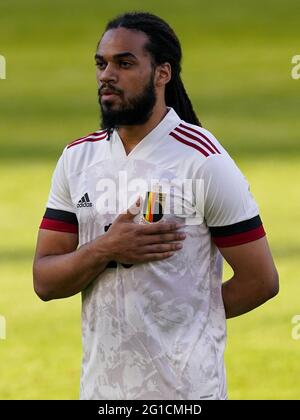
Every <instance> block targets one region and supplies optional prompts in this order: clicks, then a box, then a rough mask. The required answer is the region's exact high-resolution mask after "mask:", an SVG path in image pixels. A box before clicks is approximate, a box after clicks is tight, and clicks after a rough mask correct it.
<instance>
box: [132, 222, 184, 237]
mask: <svg viewBox="0 0 300 420" xmlns="http://www.w3.org/2000/svg"><path fill="white" fill-rule="evenodd" d="M140 226H141V228H140V230H141V232H142V233H144V234H146V235H153V234H155V233H166V232H172V231H174V230H177V229H179V228H181V227H182V225H181V224H179V223H152V224H149V225H140Z"/></svg>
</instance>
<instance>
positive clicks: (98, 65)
mask: <svg viewBox="0 0 300 420" xmlns="http://www.w3.org/2000/svg"><path fill="white" fill-rule="evenodd" d="M105 66H106V63H105V62H104V61H97V62H96V67H97V68H98V69H100V70H104V69H105Z"/></svg>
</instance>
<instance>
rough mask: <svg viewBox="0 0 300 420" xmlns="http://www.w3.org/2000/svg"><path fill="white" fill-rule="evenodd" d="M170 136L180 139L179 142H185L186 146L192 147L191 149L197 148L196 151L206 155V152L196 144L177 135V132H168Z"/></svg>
mask: <svg viewBox="0 0 300 420" xmlns="http://www.w3.org/2000/svg"><path fill="white" fill-rule="evenodd" d="M170 136H172V137H174V139H176V140H178V141H180V142H181V143H184V144H186V145H187V146H190V147H193V149H196V150H198V152H200V153H202V155H204V156H206V157H207V156H208V153H207V152H206V151H205V150H203V149H202V148H201V147H199V146H196V144H194V143H190V142H189V141H187V140H184V139H182V138H181V137H179V136H177V134H175V133H170Z"/></svg>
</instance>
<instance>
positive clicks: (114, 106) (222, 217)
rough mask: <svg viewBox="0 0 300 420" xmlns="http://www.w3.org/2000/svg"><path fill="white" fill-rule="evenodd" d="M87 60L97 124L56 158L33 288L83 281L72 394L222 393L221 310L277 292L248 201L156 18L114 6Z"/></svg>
mask: <svg viewBox="0 0 300 420" xmlns="http://www.w3.org/2000/svg"><path fill="white" fill-rule="evenodd" d="M95 59H96V66H97V82H98V88H99V90H98V92H99V103H100V108H101V113H102V124H103V130H100V131H96V132H95V133H92V134H90V135H88V136H86V137H83V138H80V139H78V140H75V141H74V142H72V143H71V144H69V145H68V146H67V147H66V148H65V150H64V152H63V154H62V156H61V158H60V160H59V162H58V164H57V167H56V170H55V173H54V176H53V180H52V188H51V192H50V196H49V200H48V203H47V210H46V213H45V216H44V219H43V221H42V223H41V227H40V231H39V237H38V243H37V250H36V257H35V261H34V287H35V291H36V293H37V294H38V295H39V297H40V298H41V299H43V300H45V301H47V300H50V299H58V298H63V297H68V296H71V295H74V294H76V293H78V292H82V297H83V307H82V330H83V353H84V354H83V363H82V376H81V398H82V399H165V400H166V399H187V400H188V399H226V398H227V393H226V380H225V371H224V363H223V354H224V347H225V336H226V332H225V328H226V326H225V318H226V317H227V318H230V317H234V316H238V315H241V314H243V313H245V312H248V311H250V310H252V309H254V308H255V307H257V306H259V305H261V304H262V303H264V302H265V301H266V300H268V299H270V298H272V297H273V296H275V295H276V294H277V292H278V276H277V272H276V269H275V267H274V263H273V260H272V257H271V254H270V251H269V247H268V243H267V240H266V237H265V232H264V229H263V227H262V222H261V220H260V217H259V214H258V208H257V205H256V203H255V201H254V199H253V197H252V195H251V193H250V192H249V188H248V184H247V182H246V180H245V178H244V177H243V175H242V174H241V172H240V171H239V170H238V168H237V167H236V165H235V164H234V162H233V161H232V159H231V158H230V157H229V155H228V154H227V152H226V151H225V150H224V148H223V147H222V146H221V145H220V143H219V142H218V141H217V140H216V139H215V138H214V136H213V135H212V134H211V133H210V132H208V131H207V130H205V129H203V128H202V127H201V125H200V123H199V121H198V119H197V117H196V115H195V113H194V111H193V108H192V105H191V102H190V100H189V98H188V96H187V94H186V92H185V89H184V86H183V84H182V81H181V78H180V70H181V69H180V62H181V48H180V44H179V41H178V39H177V37H176V35H175V34H174V32H173V30H172V29H171V28H170V27H169V25H168V24H167V23H166V22H164V21H163V20H161V19H160V18H158V17H156V16H153V15H151V14H148V13H127V14H124V15H122V16H119V17H117V18H116V19H114V20H112V21H111V22H109V23H108V25H107V27H106V29H105V32H104V34H103V36H102V38H101V40H100V42H99V44H98V46H97V52H96V55H95ZM137 186H138V188H137ZM128 203H129V204H128ZM129 206H131V207H130V208H129V210H127V211H124V210H126V209H127V208H128V207H129ZM222 256H223V257H224V258H225V259H226V260H227V261H228V263H229V264H230V265H231V267H232V269H233V272H234V275H233V277H232V278H231V279H230V280H229V281H227V282H225V283H224V284H223V286H222V284H221V283H222V280H221V279H222Z"/></svg>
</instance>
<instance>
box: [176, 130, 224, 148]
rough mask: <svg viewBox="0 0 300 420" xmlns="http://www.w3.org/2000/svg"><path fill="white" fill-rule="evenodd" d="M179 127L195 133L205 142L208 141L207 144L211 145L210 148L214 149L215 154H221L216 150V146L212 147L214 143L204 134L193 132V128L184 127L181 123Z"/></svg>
mask: <svg viewBox="0 0 300 420" xmlns="http://www.w3.org/2000/svg"><path fill="white" fill-rule="evenodd" d="M179 125H180V127H182V128H186V129H187V130H189V131H192V132H193V133H196V134H198V135H199V136H201V137H203V138H204V139H205V140H206V141H208V143H209V144H210V145H211V147H213V148H214V149H215V151H216V152H217V153H220V154H221V152H220V151H219V150H218V149H217V147H216V145H214V143H213V142H212V141H211V140H210V139H209V138H208V137H207V136H206V135H205V134H203V133H201V132H200V131H197V130H195V129H194V128H191V127H188V126H186V125H184V124H182V123H181V124H179Z"/></svg>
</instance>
